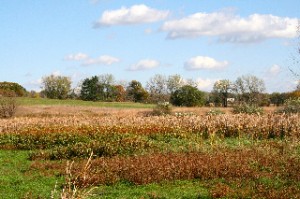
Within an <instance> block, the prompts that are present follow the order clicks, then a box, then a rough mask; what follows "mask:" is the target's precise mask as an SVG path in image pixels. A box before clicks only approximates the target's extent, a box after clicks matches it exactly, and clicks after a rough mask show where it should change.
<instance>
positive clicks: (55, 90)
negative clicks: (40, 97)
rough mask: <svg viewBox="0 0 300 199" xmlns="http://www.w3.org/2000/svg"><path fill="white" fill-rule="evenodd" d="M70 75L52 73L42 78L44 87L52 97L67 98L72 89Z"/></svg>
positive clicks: (46, 92)
mask: <svg viewBox="0 0 300 199" xmlns="http://www.w3.org/2000/svg"><path fill="white" fill-rule="evenodd" d="M71 83H72V82H71V80H70V78H69V77H65V76H60V75H58V76H56V75H50V76H46V77H43V78H42V89H43V91H44V93H45V95H46V97H48V98H50V99H66V98H67V97H68V94H69V92H70V89H71Z"/></svg>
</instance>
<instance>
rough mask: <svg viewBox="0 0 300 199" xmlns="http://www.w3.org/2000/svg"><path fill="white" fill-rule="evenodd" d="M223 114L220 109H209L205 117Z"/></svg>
mask: <svg viewBox="0 0 300 199" xmlns="http://www.w3.org/2000/svg"><path fill="white" fill-rule="evenodd" d="M222 114H225V113H224V112H223V111H221V110H220V109H211V110H209V111H208V112H207V113H206V115H222Z"/></svg>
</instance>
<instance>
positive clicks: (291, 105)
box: [277, 98, 300, 113]
mask: <svg viewBox="0 0 300 199" xmlns="http://www.w3.org/2000/svg"><path fill="white" fill-rule="evenodd" d="M277 113H300V98H296V99H288V100H286V101H285V103H284V107H283V108H281V109H279V110H277Z"/></svg>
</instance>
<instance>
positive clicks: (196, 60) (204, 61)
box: [184, 56, 229, 70]
mask: <svg viewBox="0 0 300 199" xmlns="http://www.w3.org/2000/svg"><path fill="white" fill-rule="evenodd" d="M228 64H229V62H228V61H217V60H215V59H213V58H211V57H205V56H197V57H192V58H191V59H189V60H188V61H186V62H185V64H184V68H185V69H186V70H202V69H205V70H215V69H222V68H225V67H226V66H228Z"/></svg>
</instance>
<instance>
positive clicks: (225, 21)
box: [161, 11, 298, 43]
mask: <svg viewBox="0 0 300 199" xmlns="http://www.w3.org/2000/svg"><path fill="white" fill-rule="evenodd" d="M297 25H298V19H297V18H288V17H278V16H274V15H262V14H252V15H250V16H248V17H245V18H244V17H241V16H239V15H235V14H233V13H231V12H225V11H221V12H213V13H202V12H199V13H196V14H193V15H190V16H187V17H184V18H182V19H178V20H171V21H167V22H165V23H164V24H163V26H162V27H161V29H162V30H163V31H166V32H168V38H170V39H177V38H194V37H201V36H216V37H217V38H218V40H219V41H221V42H231V43H247V42H259V41H263V40H265V39H268V38H293V37H296V36H297V31H296V30H297Z"/></svg>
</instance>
